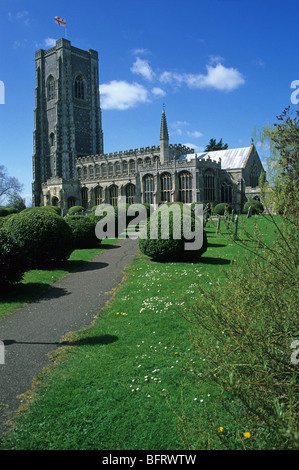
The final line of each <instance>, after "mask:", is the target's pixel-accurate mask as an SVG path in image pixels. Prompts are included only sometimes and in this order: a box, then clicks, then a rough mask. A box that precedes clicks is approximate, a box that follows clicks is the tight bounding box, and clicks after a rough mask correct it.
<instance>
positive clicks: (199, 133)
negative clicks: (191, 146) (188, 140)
mask: <svg viewBox="0 0 299 470" xmlns="http://www.w3.org/2000/svg"><path fill="white" fill-rule="evenodd" d="M187 134H188V136H189V137H195V138H196V139H198V138H199V137H202V136H203V134H202V133H201V132H199V131H193V132H190V131H187Z"/></svg>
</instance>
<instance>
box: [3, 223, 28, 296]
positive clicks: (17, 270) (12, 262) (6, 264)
mask: <svg viewBox="0 0 299 470" xmlns="http://www.w3.org/2000/svg"><path fill="white" fill-rule="evenodd" d="M26 268H27V261H26V258H25V257H24V253H23V250H22V248H21V246H20V245H19V243H17V241H16V240H15V239H14V238H13V237H12V236H11V235H10V234H9V233H8V232H7V230H4V229H0V279H1V282H0V290H1V291H3V290H4V289H5V288H7V287H8V286H12V285H14V284H16V283H17V282H19V281H21V279H22V277H23V274H24V272H25V271H26Z"/></svg>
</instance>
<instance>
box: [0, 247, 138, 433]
mask: <svg viewBox="0 0 299 470" xmlns="http://www.w3.org/2000/svg"><path fill="white" fill-rule="evenodd" d="M137 251H138V241H137V240H132V239H130V238H127V239H123V240H121V241H120V242H118V243H117V244H116V245H112V246H110V247H109V248H107V249H105V251H104V252H102V253H100V254H99V255H98V256H97V257H96V258H95V259H94V260H93V261H90V262H88V263H85V264H84V266H82V267H81V268H80V269H79V270H78V271H76V272H74V273H71V274H68V275H67V276H66V277H64V278H63V279H61V280H59V281H57V282H55V283H54V284H53V285H52V286H51V287H49V289H47V291H46V292H44V294H42V295H41V296H39V297H38V298H36V299H34V301H33V302H31V303H29V304H27V305H26V306H25V307H23V308H21V309H19V310H17V311H16V312H14V313H12V314H10V315H8V316H6V317H5V318H3V319H2V320H0V340H1V341H2V342H3V343H4V352H5V363H4V364H0V433H3V432H5V431H6V430H8V429H9V425H8V423H7V421H8V420H10V419H11V418H13V416H14V414H15V412H16V410H17V409H18V408H19V406H20V404H21V400H20V398H18V395H20V394H23V393H25V392H26V391H28V390H30V389H31V386H32V380H33V379H34V377H35V376H36V375H38V374H39V373H40V372H41V370H42V368H43V367H45V366H47V365H48V364H49V363H50V360H49V357H48V353H50V352H52V351H54V350H55V349H56V348H58V347H59V342H60V341H61V339H62V338H63V336H64V335H65V334H66V333H68V332H72V331H77V330H80V329H82V328H86V327H88V326H89V325H90V324H91V323H92V321H93V319H94V317H95V315H97V314H98V312H99V310H100V309H101V308H102V307H103V306H104V305H105V303H106V302H107V300H109V299H110V298H111V296H112V293H111V290H112V289H113V288H115V287H117V286H118V285H119V283H120V282H121V281H122V279H123V276H124V273H123V270H124V268H125V266H126V265H128V264H129V263H131V262H132V261H133V259H134V257H135V256H136V254H137Z"/></svg>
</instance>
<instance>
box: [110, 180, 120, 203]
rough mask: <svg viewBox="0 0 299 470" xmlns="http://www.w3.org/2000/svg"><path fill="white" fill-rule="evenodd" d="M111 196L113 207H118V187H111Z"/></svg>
mask: <svg viewBox="0 0 299 470" xmlns="http://www.w3.org/2000/svg"><path fill="white" fill-rule="evenodd" d="M109 196H110V204H111V206H113V207H115V206H117V202H118V187H117V186H116V185H115V184H113V185H112V186H110V189H109Z"/></svg>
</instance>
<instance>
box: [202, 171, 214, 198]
mask: <svg viewBox="0 0 299 470" xmlns="http://www.w3.org/2000/svg"><path fill="white" fill-rule="evenodd" d="M204 200H205V201H207V202H210V201H214V200H215V177H214V173H213V172H212V171H211V170H207V171H206V172H205V174H204Z"/></svg>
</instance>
